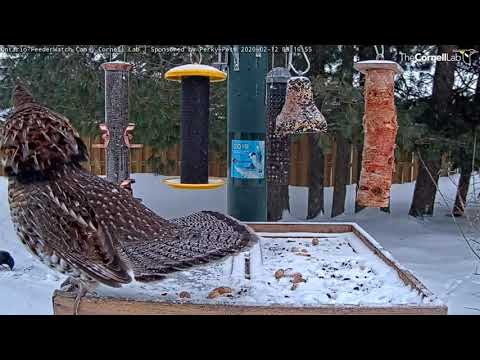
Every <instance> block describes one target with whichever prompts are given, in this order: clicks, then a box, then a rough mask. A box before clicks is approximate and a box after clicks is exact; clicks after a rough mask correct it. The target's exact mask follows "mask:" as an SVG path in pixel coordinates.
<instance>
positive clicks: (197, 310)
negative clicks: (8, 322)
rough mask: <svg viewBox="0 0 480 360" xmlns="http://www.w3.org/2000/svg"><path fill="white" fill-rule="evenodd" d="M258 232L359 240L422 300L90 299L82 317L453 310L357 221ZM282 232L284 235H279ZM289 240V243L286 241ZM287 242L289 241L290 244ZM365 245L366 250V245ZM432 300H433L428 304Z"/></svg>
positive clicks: (58, 307)
mask: <svg viewBox="0 0 480 360" xmlns="http://www.w3.org/2000/svg"><path fill="white" fill-rule="evenodd" d="M249 225H250V226H251V227H252V228H253V229H254V231H256V232H257V233H274V234H273V235H275V237H276V238H277V239H279V238H285V239H288V236H291V234H292V233H302V234H298V235H299V237H304V236H305V233H309V234H310V233H315V234H326V236H323V237H324V238H325V239H322V236H320V239H319V240H320V241H322V240H325V241H328V236H327V235H328V234H332V235H333V234H337V235H338V234H340V235H343V233H345V235H347V233H350V234H352V236H353V235H354V236H356V237H357V238H358V239H359V242H360V243H361V244H363V245H365V246H366V248H368V249H369V251H371V253H372V255H373V256H375V259H377V258H378V260H379V261H380V262H382V266H383V264H385V265H387V266H388V267H389V268H390V269H392V270H393V271H394V272H396V273H397V274H398V277H399V278H400V280H401V282H403V283H404V284H405V285H407V286H408V287H409V288H411V289H413V290H414V291H416V292H417V293H418V294H419V296H420V297H421V298H422V302H421V303H420V304H411V305H410V304H407V305H405V304H402V305H400V304H399V305H395V304H388V305H383V304H379V305H373V306H371V305H368V306H367V305H341V304H325V305H302V304H295V305H293V306H292V305H286V304H283V305H278V306H277V305H268V306H263V305H262V304H259V306H257V305H231V304H228V305H227V304H215V303H213V304H212V303H204V304H202V303H200V304H199V303H185V302H180V301H178V302H168V301H157V300H155V301H146V300H141V301H140V300H135V299H128V298H117V297H99V296H92V295H87V296H86V297H84V298H83V300H82V302H81V304H80V309H79V314H80V315H361V314H364V315H388V314H391V315H446V314H447V306H446V305H444V304H443V303H441V302H440V301H438V299H436V297H435V296H434V295H433V294H432V293H431V292H430V291H429V290H428V289H427V288H426V287H425V286H424V285H423V284H422V283H421V282H420V281H419V280H418V279H417V278H416V277H415V276H414V275H413V274H412V273H410V272H409V271H408V270H406V269H405V268H404V267H403V266H401V265H400V264H399V263H398V262H396V261H395V260H394V259H393V258H392V256H391V255H390V254H389V253H388V252H387V251H386V250H385V249H384V248H383V247H382V246H381V245H380V244H378V243H377V242H376V241H375V239H373V238H372V237H371V236H370V235H369V234H368V233H366V232H365V231H364V230H363V229H362V228H361V227H360V226H358V225H357V224H355V223H313V222H309V223H249ZM276 234H278V236H277V235H276ZM282 241H283V239H282ZM285 241H287V240H285ZM363 245H362V246H363ZM423 300H428V301H423ZM73 302H74V295H73V294H71V293H65V292H62V291H59V290H57V291H55V292H54V294H53V310H54V314H56V315H71V314H73Z"/></svg>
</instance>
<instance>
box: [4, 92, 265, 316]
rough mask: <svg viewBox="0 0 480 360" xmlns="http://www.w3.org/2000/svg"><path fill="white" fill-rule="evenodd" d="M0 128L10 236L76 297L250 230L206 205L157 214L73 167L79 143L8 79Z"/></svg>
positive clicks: (203, 254) (160, 271) (181, 262)
mask: <svg viewBox="0 0 480 360" xmlns="http://www.w3.org/2000/svg"><path fill="white" fill-rule="evenodd" d="M12 98H13V106H14V108H13V111H11V112H10V113H9V115H8V117H7V120H6V122H5V124H4V126H3V127H2V128H1V130H0V152H1V153H2V163H3V165H4V167H5V172H6V174H7V176H8V178H9V184H8V200H9V204H10V211H11V217H12V221H13V224H14V227H15V229H16V232H17V235H18V237H19V239H20V241H21V242H22V243H23V244H24V245H25V247H26V248H27V249H28V250H29V251H30V252H31V253H32V254H33V255H35V256H36V257H38V258H39V259H40V260H41V261H42V262H43V263H44V264H46V265H47V266H49V267H50V268H52V269H54V270H57V271H59V272H61V273H63V274H66V275H68V276H69V278H68V279H67V281H65V282H64V284H62V288H63V290H67V291H76V294H77V297H76V299H75V303H74V305H75V313H78V308H79V304H80V300H81V298H82V297H83V296H84V295H85V294H86V293H87V292H88V291H89V290H93V289H94V288H95V286H96V285H98V283H101V284H104V285H107V286H111V287H120V286H122V284H127V283H130V282H132V281H133V280H135V281H139V282H150V281H158V280H162V279H163V278H165V277H166V276H167V275H168V274H170V273H173V272H176V271H181V270H184V269H188V268H191V267H193V266H198V265H203V264H208V263H210V262H212V261H216V260H220V259H222V258H224V257H226V256H229V255H235V254H236V253H238V252H241V251H244V250H246V249H248V248H249V247H250V246H252V245H253V244H254V243H255V242H256V241H257V240H258V238H257V236H256V235H255V234H254V232H253V231H252V230H251V229H250V228H249V227H248V226H246V225H244V224H242V223H240V222H239V221H237V220H236V219H234V218H232V217H229V216H227V215H223V214H221V213H218V212H213V211H201V212H198V213H195V214H192V215H189V216H185V217H181V218H177V219H171V220H167V219H164V218H162V217H160V216H159V215H157V214H155V213H154V212H153V211H151V210H150V209H148V208H147V207H146V206H144V205H143V204H142V203H141V202H140V201H139V200H137V199H135V198H134V197H132V196H131V194H130V193H129V192H128V191H127V190H125V189H123V188H121V187H120V186H118V185H117V184H114V183H110V182H107V181H106V180H104V179H102V178H100V177H98V176H96V175H94V174H91V173H90V172H89V171H87V170H85V169H84V168H82V166H81V162H83V161H86V160H88V154H87V150H86V146H85V144H84V143H83V142H82V140H81V139H80V137H79V134H78V132H77V131H76V130H75V129H74V127H73V126H72V125H71V122H70V120H69V119H67V118H66V117H65V116H63V115H62V114H59V113H57V112H55V111H52V110H50V109H48V108H47V107H45V106H43V105H41V104H39V103H38V102H36V101H35V100H34V98H33V96H32V95H31V93H30V91H29V90H28V89H27V88H26V87H25V86H24V85H22V84H17V85H16V87H15V89H14V92H13V97H12Z"/></svg>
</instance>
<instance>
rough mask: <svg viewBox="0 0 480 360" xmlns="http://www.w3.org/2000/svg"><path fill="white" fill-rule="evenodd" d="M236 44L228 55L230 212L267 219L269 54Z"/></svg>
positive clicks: (246, 218)
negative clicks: (266, 173)
mask: <svg viewBox="0 0 480 360" xmlns="http://www.w3.org/2000/svg"><path fill="white" fill-rule="evenodd" d="M262 48H265V47H255V46H234V47H233V51H231V52H230V54H229V57H228V164H229V166H228V183H227V206H228V213H229V214H230V215H231V216H233V217H235V218H237V219H239V220H241V221H266V220H267V182H266V176H265V172H266V168H265V163H266V147H265V138H266V117H265V116H266V114H265V99H266V96H265V90H266V87H265V78H266V75H267V68H268V54H267V53H266V52H262Z"/></svg>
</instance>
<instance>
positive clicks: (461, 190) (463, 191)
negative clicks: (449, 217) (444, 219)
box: [453, 167, 472, 216]
mask: <svg viewBox="0 0 480 360" xmlns="http://www.w3.org/2000/svg"><path fill="white" fill-rule="evenodd" d="M471 175H472V169H471V168H467V167H462V168H460V179H459V181H458V187H457V196H456V197H455V205H454V206H453V215H454V216H463V214H464V213H465V206H466V204H467V194H468V187H469V186H470V177H471Z"/></svg>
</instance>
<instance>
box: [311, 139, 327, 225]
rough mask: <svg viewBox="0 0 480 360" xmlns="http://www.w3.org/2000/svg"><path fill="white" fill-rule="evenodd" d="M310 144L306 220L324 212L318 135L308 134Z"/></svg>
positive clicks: (322, 168) (323, 162) (323, 159)
mask: <svg viewBox="0 0 480 360" xmlns="http://www.w3.org/2000/svg"><path fill="white" fill-rule="evenodd" d="M308 140H309V142H310V174H309V186H308V214H307V219H313V218H315V217H316V216H318V215H319V214H321V213H323V212H324V195H323V185H324V174H323V172H324V167H325V158H324V155H323V152H322V149H321V147H320V146H319V144H318V140H319V135H317V134H309V135H308Z"/></svg>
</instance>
